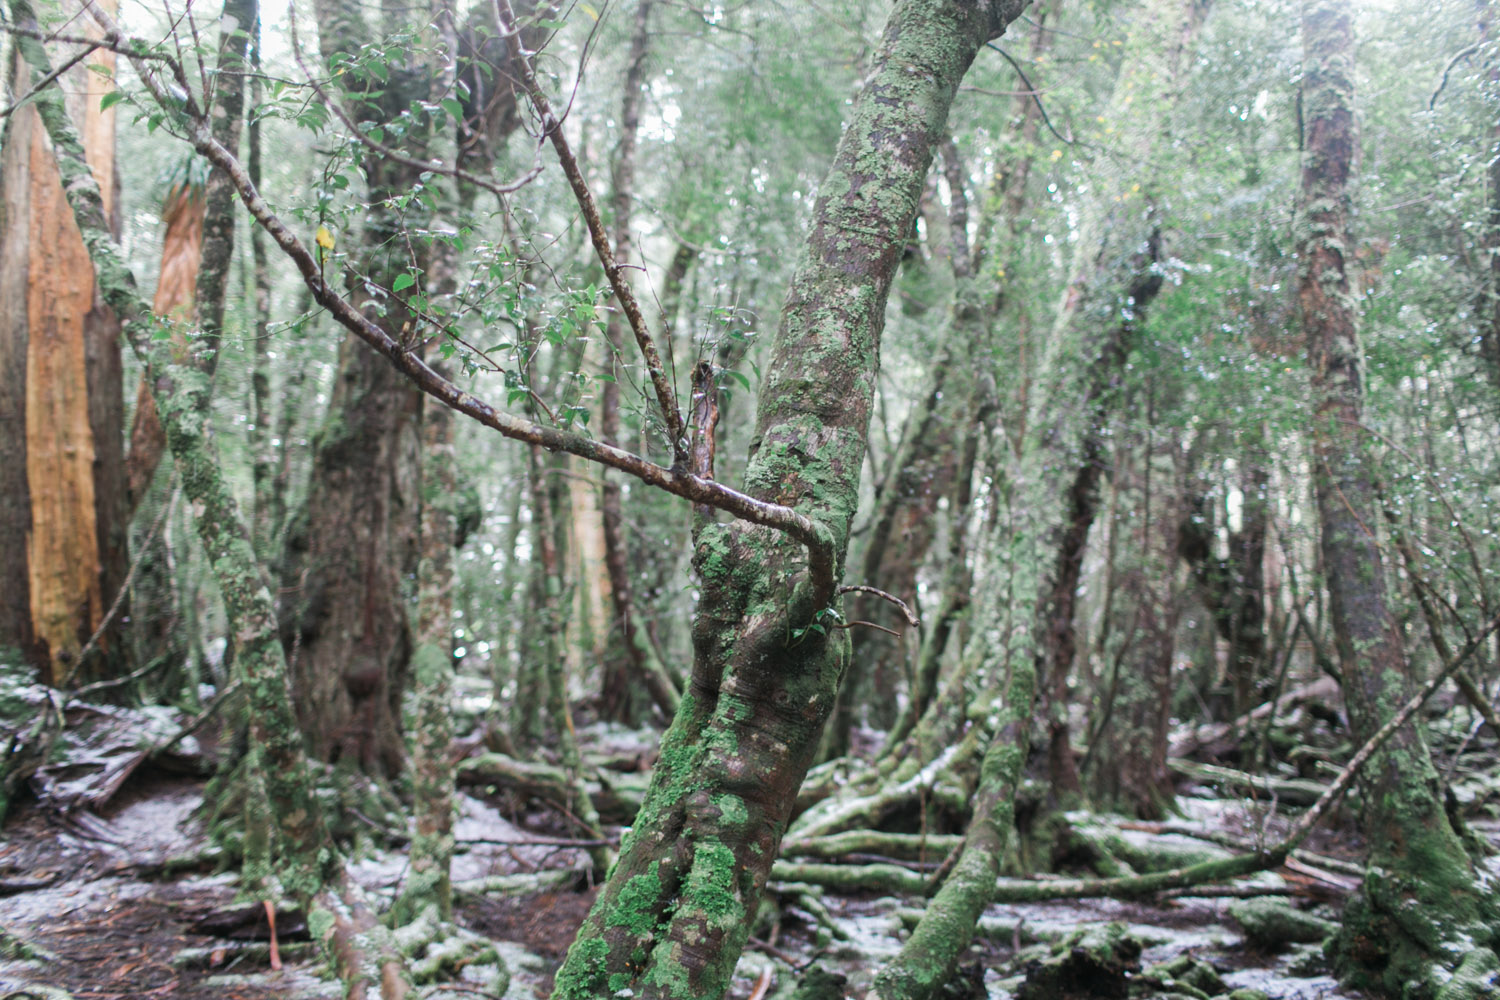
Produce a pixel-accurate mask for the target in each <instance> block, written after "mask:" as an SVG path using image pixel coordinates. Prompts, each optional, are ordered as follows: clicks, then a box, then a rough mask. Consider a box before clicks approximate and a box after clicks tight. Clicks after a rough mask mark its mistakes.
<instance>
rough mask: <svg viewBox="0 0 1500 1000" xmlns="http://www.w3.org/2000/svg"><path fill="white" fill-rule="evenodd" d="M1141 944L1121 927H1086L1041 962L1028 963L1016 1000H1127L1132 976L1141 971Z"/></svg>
mask: <svg viewBox="0 0 1500 1000" xmlns="http://www.w3.org/2000/svg"><path fill="white" fill-rule="evenodd" d="M1140 958H1141V943H1140V941H1138V940H1136V939H1135V938H1134V937H1131V936H1130V934H1129V932H1128V931H1127V930H1126V929H1125V927H1124V926H1123V925H1121V924H1105V925H1102V926H1095V927H1086V928H1083V929H1081V930H1078V931H1075V932H1073V933H1072V934H1070V935H1068V936H1067V937H1066V938H1064V939H1063V940H1062V941H1060V942H1058V943H1057V944H1056V945H1054V946H1053V948H1052V954H1051V955H1050V956H1049V957H1048V958H1046V959H1043V960H1041V961H1033V962H1030V963H1028V965H1027V968H1026V981H1025V982H1024V983H1022V984H1021V988H1020V989H1019V990H1017V991H1016V997H1017V1000H1061V998H1064V997H1084V996H1087V997H1098V998H1101V1000H1124V998H1125V997H1126V996H1127V995H1128V994H1129V987H1130V983H1129V979H1128V977H1129V975H1130V973H1132V972H1135V971H1136V970H1137V969H1139V968H1140Z"/></svg>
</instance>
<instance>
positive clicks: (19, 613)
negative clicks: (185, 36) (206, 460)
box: [0, 46, 128, 685]
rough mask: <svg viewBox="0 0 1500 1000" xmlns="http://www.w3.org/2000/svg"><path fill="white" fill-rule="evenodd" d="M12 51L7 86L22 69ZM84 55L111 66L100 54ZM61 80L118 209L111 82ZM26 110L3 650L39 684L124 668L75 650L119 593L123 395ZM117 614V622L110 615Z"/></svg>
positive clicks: (0, 612)
mask: <svg viewBox="0 0 1500 1000" xmlns="http://www.w3.org/2000/svg"><path fill="white" fill-rule="evenodd" d="M21 48H22V47H21V46H17V47H16V50H15V53H14V57H13V62H12V65H11V67H10V72H11V79H12V81H13V82H14V84H15V86H13V87H12V90H11V92H12V93H14V94H24V93H26V91H27V90H28V89H29V81H30V77H31V70H32V69H34V67H28V66H27V65H26V62H25V61H24V57H23V55H22V52H21ZM89 59H90V61H91V62H96V63H102V64H104V65H107V66H111V67H112V66H113V65H114V61H115V57H114V55H113V54H112V53H109V52H107V51H103V50H100V51H98V52H96V53H95V54H94V55H92V56H90V57H89ZM64 79H65V80H66V81H67V87H68V91H69V94H70V95H71V96H70V98H69V99H68V101H67V109H68V113H69V114H70V115H71V116H72V119H73V121H74V122H75V123H76V124H77V128H78V130H79V132H80V133H81V134H82V136H83V142H84V147H85V150H86V154H87V159H88V164H89V166H90V167H91V168H92V169H93V171H94V174H95V177H96V179H97V180H98V182H99V184H100V186H101V188H102V190H103V191H104V192H105V193H104V201H105V212H106V214H107V216H108V217H109V218H110V219H111V220H112V222H111V224H112V225H116V223H114V222H113V219H114V216H115V215H116V214H117V208H116V206H115V201H116V199H115V196H114V191H115V178H114V169H115V168H114V141H115V140H114V128H115V124H114V123H115V113H114V111H113V110H105V111H101V110H100V108H99V102H100V98H102V97H103V96H104V94H106V93H107V92H108V91H109V90H111V89H113V85H112V84H111V83H110V82H109V81H108V80H107V79H106V78H105V77H104V76H101V75H100V74H98V73H95V72H91V71H90V70H89V69H88V68H87V67H85V66H82V65H79V66H75V67H74V68H73V69H71V70H69V71H68V73H67V74H65V77H64ZM58 170H59V168H58V166H57V163H56V162H55V159H54V155H53V151H52V149H51V146H50V143H49V141H48V137H47V133H46V130H45V129H44V128H43V126H42V124H41V122H40V120H39V119H38V117H37V112H36V110H35V109H34V108H31V107H25V108H21V109H20V110H18V111H17V112H16V113H15V114H13V115H11V116H9V119H8V121H7V124H6V130H5V135H4V144H3V149H0V260H4V261H5V266H4V268H3V271H0V416H3V417H4V418H5V420H6V421H7V425H8V426H9V427H11V428H14V430H13V431H11V432H8V433H6V434H4V435H0V438H3V441H0V511H3V513H0V551H3V552H5V553H6V554H7V558H8V559H9V562H8V564H7V568H6V569H5V571H4V572H0V646H6V647H14V648H16V649H18V650H19V651H21V653H22V654H23V655H24V656H25V657H26V659H27V660H28V661H29V662H31V663H32V664H33V665H34V666H36V667H37V668H38V669H39V670H40V672H41V678H42V680H43V681H45V682H46V683H48V684H53V685H62V684H64V683H71V682H74V681H76V682H80V683H81V682H87V681H94V680H99V679H101V678H105V677H109V676H112V675H114V674H115V673H116V672H117V671H118V669H119V667H120V666H121V665H123V662H124V659H123V657H122V656H121V655H120V653H121V649H120V647H119V644H118V643H117V642H116V640H115V639H114V637H113V635H112V634H109V635H106V636H105V637H104V638H103V640H102V641H101V643H100V645H99V649H100V651H102V654H103V655H99V654H98V653H96V654H95V655H94V656H93V658H92V659H91V661H90V662H89V663H87V664H82V665H80V664H78V663H77V662H76V657H77V656H78V654H79V652H80V650H81V649H82V647H83V646H84V644H85V643H86V642H87V641H88V639H89V637H90V636H91V635H92V634H93V632H94V631H95V629H97V628H98V627H99V625H100V624H101V622H102V621H103V619H104V615H105V612H106V611H107V610H108V608H109V606H110V604H111V602H113V601H114V600H115V598H116V597H117V595H118V594H119V590H120V587H121V585H122V584H123V582H124V578H125V571H126V566H127V562H128V560H127V554H126V552H127V543H126V529H127V526H128V516H127V513H126V508H125V495H126V492H125V468H124V443H123V428H124V422H125V420H124V397H123V389H122V378H121V362H120V347H119V323H118V321H117V320H116V319H115V317H114V316H113V315H112V314H111V313H110V311H109V309H108V307H107V306H105V305H104V304H103V303H102V302H101V301H100V300H99V297H98V295H97V294H96V288H95V284H94V276H93V266H92V264H91V263H90V261H89V257H88V252H87V250H86V249H85V247H84V243H83V240H82V238H81V236H80V233H79V229H78V227H77V225H76V224H75V223H74V221H73V217H72V212H71V210H70V209H69V206H68V203H67V201H66V199H65V197H64V193H63V188H62V185H61V182H60V180H59V172H58ZM118 620H119V618H116V621H118Z"/></svg>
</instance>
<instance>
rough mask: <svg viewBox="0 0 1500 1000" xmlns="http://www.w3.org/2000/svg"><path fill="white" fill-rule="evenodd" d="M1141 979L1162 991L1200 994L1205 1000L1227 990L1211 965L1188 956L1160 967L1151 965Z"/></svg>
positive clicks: (1164, 963) (1183, 955)
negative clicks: (1160, 988)
mask: <svg viewBox="0 0 1500 1000" xmlns="http://www.w3.org/2000/svg"><path fill="white" fill-rule="evenodd" d="M1142 978H1143V979H1152V980H1155V981H1156V982H1157V983H1159V984H1160V985H1161V987H1162V988H1163V989H1168V990H1181V991H1183V992H1187V993H1190V994H1202V995H1203V996H1204V997H1205V998H1206V997H1216V996H1218V995H1219V994H1221V993H1226V992H1228V990H1229V987H1228V986H1227V985H1226V984H1225V982H1224V980H1223V979H1221V978H1219V973H1218V972H1217V970H1215V969H1214V967H1213V966H1212V965H1209V964H1208V963H1207V962H1204V961H1202V960H1201V959H1197V958H1194V957H1193V956H1192V955H1189V954H1182V955H1178V956H1177V957H1176V958H1174V959H1172V960H1171V961H1170V962H1163V963H1162V964H1161V965H1153V966H1152V967H1151V968H1150V969H1147V970H1146V972H1145V974H1144V975H1143V976H1142Z"/></svg>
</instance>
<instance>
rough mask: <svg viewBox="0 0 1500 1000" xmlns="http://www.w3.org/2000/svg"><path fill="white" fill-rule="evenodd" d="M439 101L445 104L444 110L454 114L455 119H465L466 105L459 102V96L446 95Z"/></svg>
mask: <svg viewBox="0 0 1500 1000" xmlns="http://www.w3.org/2000/svg"><path fill="white" fill-rule="evenodd" d="M438 103H439V104H441V105H442V106H443V110H444V111H446V112H448V114H450V115H452V116H453V120H454V121H460V122H461V121H463V120H464V106H463V105H462V104H460V103H459V102H458V99H457V98H455V97H445V98H443V99H442V100H441V101H438Z"/></svg>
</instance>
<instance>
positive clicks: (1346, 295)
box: [1298, 0, 1497, 994]
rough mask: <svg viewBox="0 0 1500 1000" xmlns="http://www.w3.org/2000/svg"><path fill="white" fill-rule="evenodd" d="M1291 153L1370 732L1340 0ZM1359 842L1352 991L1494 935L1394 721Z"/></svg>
mask: <svg viewBox="0 0 1500 1000" xmlns="http://www.w3.org/2000/svg"><path fill="white" fill-rule="evenodd" d="M1302 39H1303V60H1304V61H1303V82H1302V108H1303V122H1304V133H1303V145H1304V153H1303V161H1302V205H1301V209H1302V212H1301V215H1302V218H1301V220H1300V223H1299V228H1300V234H1299V235H1300V244H1301V245H1300V248H1299V249H1300V253H1301V258H1302V259H1301V266H1302V273H1301V276H1300V280H1299V284H1298V302H1299V305H1300V307H1301V313H1302V324H1303V330H1304V333H1305V334H1306V337H1307V343H1308V352H1309V354H1310V360H1311V362H1312V368H1313V380H1314V381H1313V391H1314V399H1315V400H1316V401H1317V421H1316V424H1315V428H1316V439H1315V444H1316V476H1315V480H1316V489H1317V501H1318V517H1319V522H1320V525H1321V528H1322V546H1321V551H1322V556H1323V567H1324V573H1325V576H1326V579H1327V581H1328V593H1329V602H1330V612H1331V617H1332V621H1333V631H1334V639H1335V643H1336V645H1337V649H1338V659H1339V664H1340V672H1341V674H1342V676H1343V688H1344V700H1345V704H1346V705H1347V706H1348V709H1349V717H1350V722H1351V725H1352V727H1353V731H1354V736H1355V739H1356V740H1358V741H1363V740H1366V739H1368V738H1369V737H1370V736H1371V735H1372V734H1374V733H1375V732H1376V731H1377V730H1379V729H1380V728H1381V726H1382V725H1383V724H1384V723H1385V722H1386V721H1387V720H1388V719H1390V718H1391V716H1392V715H1393V714H1394V713H1395V710H1396V707H1397V706H1398V705H1399V704H1400V703H1401V702H1402V701H1403V700H1404V699H1406V698H1408V697H1409V696H1410V695H1411V694H1412V692H1413V691H1415V690H1416V685H1415V683H1414V681H1413V679H1412V675H1411V671H1410V667H1409V664H1408V663H1407V660H1406V653H1405V649H1404V647H1403V643H1402V636H1401V635H1400V633H1399V631H1398V628H1397V625H1396V622H1395V619H1394V617H1393V616H1392V614H1391V610H1390V606H1389V602H1388V600H1387V597H1386V589H1385V567H1384V566H1383V565H1382V560H1381V554H1380V548H1379V544H1378V541H1377V539H1376V538H1375V536H1374V534H1373V532H1374V531H1376V530H1378V528H1379V517H1380V514H1379V507H1378V505H1377V502H1376V496H1375V491H1374V479H1375V473H1374V471H1373V469H1372V468H1371V466H1370V462H1369V459H1368V458H1367V456H1366V454H1365V449H1364V446H1365V442H1364V441H1363V440H1362V439H1361V431H1360V429H1359V423H1360V419H1361V415H1362V411H1363V405H1364V401H1363V396H1364V383H1363V373H1362V371H1361V361H1362V356H1361V352H1360V347H1359V341H1358V335H1357V330H1356V323H1357V312H1356V307H1355V304H1354V301H1353V297H1352V295H1351V292H1350V280H1349V275H1348V271H1347V262H1348V258H1349V251H1348V248H1349V246H1350V235H1349V205H1350V195H1349V185H1350V182H1351V179H1352V174H1353V165H1354V158H1355V149H1356V143H1357V138H1356V131H1355V116H1354V32H1353V18H1352V15H1351V12H1350V9H1349V5H1348V4H1347V3H1346V2H1345V0H1304V3H1303V5H1302ZM1361 787H1362V790H1363V792H1364V797H1365V810H1366V821H1365V823H1364V829H1365V833H1366V836H1367V838H1368V840H1369V845H1370V859H1369V869H1368V874H1367V875H1366V877H1365V882H1364V886H1363V889H1362V891H1361V892H1360V894H1359V895H1358V896H1356V897H1355V898H1354V899H1353V900H1352V901H1351V902H1350V904H1349V905H1348V906H1347V907H1346V908H1345V911H1344V919H1343V922H1342V925H1341V927H1340V930H1339V933H1338V936H1337V938H1336V944H1335V946H1334V950H1333V954H1334V957H1335V964H1336V967H1337V969H1338V970H1339V972H1340V973H1341V974H1342V975H1343V976H1345V977H1346V978H1347V979H1349V980H1350V981H1351V982H1352V983H1353V984H1355V985H1358V986H1361V987H1367V988H1371V989H1376V990H1383V991H1385V992H1389V993H1391V994H1396V993H1409V992H1411V991H1413V990H1414V989H1415V990H1420V991H1433V992H1435V991H1436V990H1437V988H1438V987H1439V986H1440V985H1441V984H1442V983H1443V982H1445V981H1447V980H1448V979H1449V977H1450V975H1451V974H1452V972H1453V971H1454V969H1455V967H1456V966H1457V964H1458V961H1459V960H1460V959H1461V958H1464V957H1472V956H1471V953H1473V952H1476V951H1483V952H1486V953H1488V959H1487V960H1488V962H1489V963H1490V964H1491V966H1493V964H1494V962H1495V958H1494V955H1493V953H1491V952H1489V947H1490V946H1492V945H1493V944H1494V942H1495V927H1496V926H1497V924H1496V917H1497V913H1496V909H1495V905H1494V899H1493V896H1492V893H1491V890H1490V889H1489V888H1488V887H1487V886H1486V883H1485V881H1484V880H1482V879H1481V877H1480V876H1479V875H1478V874H1477V873H1476V871H1475V870H1474V866H1473V864H1472V862H1471V860H1470V859H1469V857H1468V855H1467V854H1466V853H1465V850H1464V846H1463V843H1462V841H1461V840H1460V839H1459V837H1458V836H1457V834H1455V832H1454V830H1453V828H1452V826H1451V825H1450V824H1449V822H1448V815H1447V812H1446V811H1445V810H1444V808H1443V797H1442V792H1441V790H1440V788H1439V783H1438V776H1437V774H1436V772H1435V771H1434V770H1433V767H1432V760H1431V757H1430V756H1429V754H1428V750H1427V745H1426V742H1425V740H1424V739H1423V738H1422V734H1421V731H1420V730H1419V729H1418V728H1417V727H1416V726H1415V725H1414V724H1411V723H1408V724H1407V725H1405V726H1403V727H1402V728H1401V729H1400V730H1398V731H1397V732H1396V734H1395V735H1394V736H1393V737H1392V738H1391V740H1390V742H1389V743H1387V744H1386V746H1385V747H1384V748H1383V749H1382V750H1380V751H1379V752H1378V753H1377V754H1376V755H1375V756H1374V758H1373V759H1372V760H1371V762H1370V766H1369V767H1368V768H1367V769H1366V770H1365V771H1364V772H1363V773H1362V775H1361Z"/></svg>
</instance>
